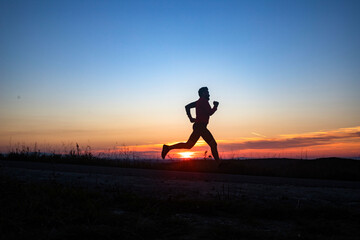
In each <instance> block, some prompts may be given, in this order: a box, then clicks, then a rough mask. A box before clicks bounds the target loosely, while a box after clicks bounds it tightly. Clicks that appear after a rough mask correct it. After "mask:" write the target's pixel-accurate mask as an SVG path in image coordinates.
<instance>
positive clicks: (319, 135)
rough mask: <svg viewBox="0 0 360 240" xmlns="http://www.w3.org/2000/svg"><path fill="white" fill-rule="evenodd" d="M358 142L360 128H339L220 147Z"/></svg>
mask: <svg viewBox="0 0 360 240" xmlns="http://www.w3.org/2000/svg"><path fill="white" fill-rule="evenodd" d="M349 140H351V141H356V142H360V127H354V128H341V129H337V130H331V131H321V132H311V133H303V134H292V135H280V136H279V137H277V138H271V139H255V140H249V141H247V140H242V141H234V142H227V143H224V144H223V146H222V147H225V148H231V149H288V148H301V147H311V146H318V145H328V144H333V143H339V142H348V141H349Z"/></svg>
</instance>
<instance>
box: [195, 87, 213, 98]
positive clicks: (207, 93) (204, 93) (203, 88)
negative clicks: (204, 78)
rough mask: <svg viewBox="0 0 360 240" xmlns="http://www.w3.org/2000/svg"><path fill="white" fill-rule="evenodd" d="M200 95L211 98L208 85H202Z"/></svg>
mask: <svg viewBox="0 0 360 240" xmlns="http://www.w3.org/2000/svg"><path fill="white" fill-rule="evenodd" d="M198 93H199V96H200V97H203V98H206V99H207V100H210V94H209V89H208V88H207V87H202V88H200V89H199V92H198Z"/></svg>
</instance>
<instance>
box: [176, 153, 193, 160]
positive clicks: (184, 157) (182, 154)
mask: <svg viewBox="0 0 360 240" xmlns="http://www.w3.org/2000/svg"><path fill="white" fill-rule="evenodd" d="M178 154H179V156H180V158H182V159H191V158H193V157H194V152H180V153H178Z"/></svg>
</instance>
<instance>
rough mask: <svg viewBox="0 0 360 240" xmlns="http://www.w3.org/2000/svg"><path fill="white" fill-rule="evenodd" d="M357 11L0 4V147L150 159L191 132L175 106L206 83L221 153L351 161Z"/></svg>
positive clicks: (248, 4)
mask: <svg viewBox="0 0 360 240" xmlns="http://www.w3.org/2000/svg"><path fill="white" fill-rule="evenodd" d="M359 12H360V2H359V1H329V0H327V1H314V0H311V1H287V0H286V1H285V0H284V1H267V0H266V1H265V0H264V1H240V0H239V1H64V0H61V1H10V0H9V1H7V0H5V1H4V0H3V1H1V2H0V123H1V124H0V151H2V152H6V151H9V149H10V148H11V147H13V146H16V145H28V146H33V145H34V143H35V142H36V143H37V144H38V145H40V146H43V150H46V149H44V148H54V149H55V148H56V149H58V148H63V149H64V148H67V147H70V146H71V145H72V144H73V143H75V142H78V143H79V144H80V145H81V146H85V145H89V146H91V147H92V148H93V149H94V150H99V151H101V150H102V149H108V148H112V149H117V148H121V147H122V146H123V145H126V146H129V147H130V148H131V149H134V150H137V151H139V152H144V153H149V154H151V153H152V154H158V152H159V151H160V150H161V145H162V144H163V143H172V142H178V141H184V140H187V138H188V136H189V134H190V133H191V130H192V129H191V123H190V122H189V121H188V119H187V116H186V114H185V109H184V106H185V105H186V104H187V103H189V102H191V101H194V100H197V99H198V95H197V90H198V89H199V88H200V87H202V86H208V88H209V91H210V95H211V96H210V98H211V99H210V100H211V102H212V101H213V100H217V101H219V102H220V105H219V109H218V111H217V112H216V113H215V114H214V115H213V116H212V117H211V119H210V124H209V126H208V128H209V129H210V130H211V131H212V133H213V135H214V136H215V138H216V139H217V140H218V143H219V151H220V154H222V155H223V156H230V155H231V154H232V155H234V156H250V155H252V156H260V157H261V156H273V155H274V154H275V155H276V154H277V155H278V156H285V155H286V154H289V153H292V154H295V155H296V154H297V155H299V154H301V155H302V154H303V152H306V153H307V151H309V152H311V151H312V153H313V155H314V156H315V155H316V156H327V155H331V156H340V155H341V156H353V157H359V156H360V134H359V132H360V128H359V126H360V107H359V105H360V94H359V91H360V78H359V77H360V44H359V43H360V14H359ZM294 139H295V140H296V141H295V140H294ZM319 139H320V140H319ZM289 142H290V143H291V144H288V143H289ZM264 143H265V144H264ZM201 145H202V144H201V142H200V143H199V146H198V147H197V148H195V150H194V149H193V150H194V151H197V150H199V152H203V151H205V150H206V149H207V147H206V146H203V148H201V147H202V146H201ZM229 154H230V155H229ZM295 155H293V156H295Z"/></svg>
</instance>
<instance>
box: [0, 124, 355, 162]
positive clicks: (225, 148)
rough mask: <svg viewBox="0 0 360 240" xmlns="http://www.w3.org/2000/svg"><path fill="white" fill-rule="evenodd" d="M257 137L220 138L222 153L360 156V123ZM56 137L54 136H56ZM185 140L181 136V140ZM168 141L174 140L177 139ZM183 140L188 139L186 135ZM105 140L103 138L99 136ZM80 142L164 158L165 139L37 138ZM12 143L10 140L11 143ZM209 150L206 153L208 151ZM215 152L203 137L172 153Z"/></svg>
mask: <svg viewBox="0 0 360 240" xmlns="http://www.w3.org/2000/svg"><path fill="white" fill-rule="evenodd" d="M253 135H254V137H249V138H242V139H238V140H222V139H217V142H218V149H219V154H220V157H221V158H223V159H231V158H287V157H289V158H302V159H305V158H319V157H349V158H359V157H360V126H357V127H351V128H340V129H335V130H328V131H317V132H308V133H301V134H287V135H279V136H277V137H272V138H269V137H266V136H264V135H261V134H258V133H253ZM55 139H56V138H54V140H55ZM180 141H181V140H180ZM180 141H174V142H167V143H166V144H174V143H176V142H180ZM183 141H186V139H184V140H183ZM99 142H100V143H101V140H99ZM76 143H78V144H79V146H80V149H81V150H82V151H85V149H86V148H87V147H90V149H91V151H92V153H93V154H94V155H99V154H100V153H101V154H102V155H103V156H117V157H129V158H134V157H136V158H138V159H141V158H150V159H160V153H161V149H162V144H163V143H151V144H137V145H136V144H134V145H125V144H122V143H115V144H113V145H106V144H107V143H106V142H104V143H102V144H99V145H97V144H93V143H90V142H89V141H81V139H79V141H74V142H61V143H59V142H56V141H55V142H51V141H49V142H46V143H42V142H40V141H39V142H36V148H37V149H38V150H40V151H44V152H57V153H68V152H69V151H70V150H71V149H75V146H76ZM9 144H10V143H9ZM24 146H25V147H29V149H30V151H33V150H34V148H35V142H25V141H23V142H17V143H16V142H13V143H11V146H10V145H8V146H6V148H4V147H3V148H2V152H5V153H6V152H8V151H9V150H10V149H12V150H15V149H16V148H18V149H22V148H24ZM205 152H206V155H205ZM101 154H100V155H101ZM205 156H206V158H209V156H211V150H210V147H209V146H208V145H207V144H206V143H205V142H204V141H203V140H202V139H201V138H200V139H199V141H198V142H197V144H196V145H195V146H194V147H193V148H192V149H183V150H174V151H171V152H170V153H169V154H168V157H167V158H170V159H179V158H180V159H191V158H197V159H203V158H205Z"/></svg>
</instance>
